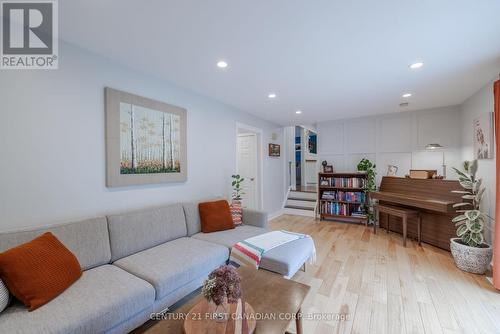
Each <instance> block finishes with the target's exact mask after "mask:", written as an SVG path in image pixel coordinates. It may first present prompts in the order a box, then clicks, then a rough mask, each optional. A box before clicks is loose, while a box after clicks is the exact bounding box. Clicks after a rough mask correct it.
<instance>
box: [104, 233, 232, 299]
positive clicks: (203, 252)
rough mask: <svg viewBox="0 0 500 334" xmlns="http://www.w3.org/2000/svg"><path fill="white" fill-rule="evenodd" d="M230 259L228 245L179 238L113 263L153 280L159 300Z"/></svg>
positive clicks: (149, 280) (150, 280)
mask: <svg viewBox="0 0 500 334" xmlns="http://www.w3.org/2000/svg"><path fill="white" fill-rule="evenodd" d="M228 258H229V251H228V249H227V248H226V247H222V246H220V245H217V244H212V243H208V242H205V241H201V240H196V239H193V238H180V239H176V240H173V241H169V242H167V243H164V244H161V245H159V246H156V247H153V248H150V249H147V250H145V251H142V252H139V253H136V254H134V255H131V256H127V257H124V258H122V259H120V260H118V261H116V262H114V263H113V264H114V265H116V266H118V267H120V268H122V269H124V270H126V271H128V272H129V273H131V274H134V275H136V276H137V277H140V278H142V279H144V280H145V281H147V282H149V283H151V285H153V286H154V288H155V290H156V299H161V298H163V297H165V296H166V295H167V294H169V293H171V292H173V291H174V290H176V289H178V288H180V287H182V286H183V285H186V284H188V283H189V282H190V281H192V280H194V279H197V278H199V277H200V276H206V275H208V273H209V272H211V271H212V270H214V269H216V268H217V267H219V266H220V265H221V264H223V263H225V262H226V260H227V259H228Z"/></svg>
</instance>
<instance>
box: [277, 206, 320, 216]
mask: <svg viewBox="0 0 500 334" xmlns="http://www.w3.org/2000/svg"><path fill="white" fill-rule="evenodd" d="M282 212H283V214H284V215H294V216H304V217H313V218H314V211H311V210H301V209H292V208H284V209H283V211H282Z"/></svg>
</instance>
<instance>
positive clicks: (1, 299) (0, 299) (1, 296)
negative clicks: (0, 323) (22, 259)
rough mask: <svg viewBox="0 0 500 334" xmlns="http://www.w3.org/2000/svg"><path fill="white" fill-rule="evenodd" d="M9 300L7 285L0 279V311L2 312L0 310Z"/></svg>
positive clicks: (4, 307) (0, 311) (5, 306)
mask: <svg viewBox="0 0 500 334" xmlns="http://www.w3.org/2000/svg"><path fill="white" fill-rule="evenodd" d="M9 301H10V294H9V290H7V287H6V286H5V284H4V283H3V282H2V280H1V279H0V313H2V311H3V310H5V309H6V308H7V305H9Z"/></svg>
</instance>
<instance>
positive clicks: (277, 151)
mask: <svg viewBox="0 0 500 334" xmlns="http://www.w3.org/2000/svg"><path fill="white" fill-rule="evenodd" d="M280 155H281V148H280V145H279V144H269V156H270V157H279V156H280Z"/></svg>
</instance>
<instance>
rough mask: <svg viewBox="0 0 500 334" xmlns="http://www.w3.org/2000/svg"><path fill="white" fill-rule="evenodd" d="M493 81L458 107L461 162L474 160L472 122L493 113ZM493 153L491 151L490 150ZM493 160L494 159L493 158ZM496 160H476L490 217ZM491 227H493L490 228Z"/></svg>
mask: <svg viewBox="0 0 500 334" xmlns="http://www.w3.org/2000/svg"><path fill="white" fill-rule="evenodd" d="M493 108H494V98H493V81H491V82H490V83H488V84H487V85H486V86H485V87H483V88H482V89H481V90H479V91H478V92H477V93H476V94H474V95H473V96H471V97H470V98H469V99H467V100H466V101H465V102H464V103H463V104H462V105H461V107H460V109H461V112H462V115H461V116H462V118H461V123H462V146H463V151H462V160H472V159H474V153H473V149H472V141H473V126H472V124H473V120H474V119H475V118H476V117H478V116H480V115H481V114H484V113H488V112H490V113H491V112H493ZM492 151H493V150H492ZM494 158H495V157H494ZM495 160H496V159H482V160H478V166H479V167H478V177H480V178H482V179H483V185H484V186H485V187H486V191H485V193H484V198H483V203H482V204H483V210H484V211H485V212H487V213H488V214H489V215H490V216H491V217H493V216H494V214H495V180H496V175H495V170H496V169H495V168H496V162H495ZM491 227H493V226H491ZM491 232H492V231H491V230H488V231H487V232H486V233H485V235H486V238H487V241H488V242H491Z"/></svg>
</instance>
